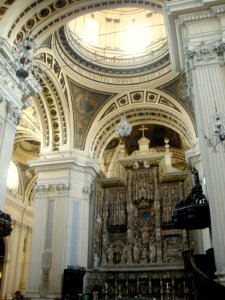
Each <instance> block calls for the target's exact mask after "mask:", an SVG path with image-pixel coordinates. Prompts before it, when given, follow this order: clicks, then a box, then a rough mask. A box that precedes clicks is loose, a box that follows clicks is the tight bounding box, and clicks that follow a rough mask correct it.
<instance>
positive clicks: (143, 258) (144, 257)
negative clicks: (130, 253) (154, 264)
mask: <svg viewBox="0 0 225 300" xmlns="http://www.w3.org/2000/svg"><path fill="white" fill-rule="evenodd" d="M147 262H148V251H147V249H146V248H143V249H142V251H141V263H147Z"/></svg>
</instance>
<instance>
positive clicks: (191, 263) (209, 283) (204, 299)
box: [183, 250, 225, 300]
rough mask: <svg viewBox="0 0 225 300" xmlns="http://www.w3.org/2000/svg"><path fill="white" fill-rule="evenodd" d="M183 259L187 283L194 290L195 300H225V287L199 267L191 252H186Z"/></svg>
mask: <svg viewBox="0 0 225 300" xmlns="http://www.w3.org/2000/svg"><path fill="white" fill-rule="evenodd" d="M183 257H184V261H185V268H186V276H187V281H188V282H189V287H190V288H191V289H192V294H193V300H212V299H215V300H224V299H225V286H223V285H222V284H220V283H218V282H217V281H216V280H215V279H213V278H210V277H209V276H208V275H206V274H205V273H204V272H203V271H202V270H201V269H200V268H199V266H197V264H196V258H195V256H194V255H193V252H192V251H191V250H187V251H184V253H183ZM206 260H207V256H206ZM206 263H207V262H206ZM209 263H211V262H209Z"/></svg>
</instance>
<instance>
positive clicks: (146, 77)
mask: <svg viewBox="0 0 225 300" xmlns="http://www.w3.org/2000/svg"><path fill="white" fill-rule="evenodd" d="M57 40H58V41H57V45H58V46H57V47H58V54H59V55H60V57H61V59H62V60H63V61H64V62H65V64H66V65H67V66H70V65H71V64H72V66H74V65H76V68H75V67H72V66H71V67H70V69H71V70H74V69H76V72H77V73H78V74H79V75H81V76H82V74H84V75H83V77H86V78H87V77H89V78H92V79H94V81H95V82H96V81H100V82H103V83H106V84H107V83H109V84H116V85H119V84H124V83H125V84H137V83H144V82H149V81H151V80H158V79H162V78H163V77H164V76H168V73H170V72H171V71H172V69H171V64H170V57H169V50H168V43H167V36H166V29H165V24H164V17H163V11H162V7H161V6H157V5H155V6H154V7H151V8H150V9H149V7H148V9H145V8H143V7H121V8H114V9H108V10H99V11H97V10H96V11H91V12H89V13H86V14H83V15H81V16H78V17H77V18H74V19H73V20H71V21H70V22H69V23H67V24H66V25H65V26H63V27H61V28H60V29H59V31H58V33H57ZM73 64H74V65H73ZM77 67H79V68H80V69H79V70H78V68H77ZM84 70H85V71H84ZM87 72H89V74H91V75H90V76H89V75H88V74H87ZM101 76H107V77H104V80H103V79H102V77H101Z"/></svg>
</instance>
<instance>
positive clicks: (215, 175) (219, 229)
mask: <svg viewBox="0 0 225 300" xmlns="http://www.w3.org/2000/svg"><path fill="white" fill-rule="evenodd" d="M192 76H193V93H194V96H195V114H196V121H197V126H198V131H199V143H200V149H201V157H202V163H203V166H204V170H205V177H206V187H207V195H208V200H209V205H210V214H211V227H212V242H213V247H214V253H215V260H216V266H217V275H218V276H225V256H224V250H225V201H224V200H225V194H224V186H225V153H224V150H223V148H222V146H221V145H220V144H219V145H218V146H217V151H218V152H216V153H214V151H213V149H212V148H210V147H208V145H207V142H206V139H205V136H204V135H207V136H211V134H212V132H213V130H214V124H215V120H213V118H212V116H213V115H215V106H216V107H217V109H218V111H219V112H223V113H225V101H224V99H225V88H224V87H225V78H224V77H223V76H222V70H221V66H220V64H219V62H215V63H214V62H212V63H211V64H206V65H202V64H199V65H198V64H195V68H194V69H192ZM211 129H212V131H211Z"/></svg>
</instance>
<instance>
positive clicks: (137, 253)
mask: <svg viewBox="0 0 225 300" xmlns="http://www.w3.org/2000/svg"><path fill="white" fill-rule="evenodd" d="M139 260H140V249H139V247H138V245H137V244H136V243H135V244H134V246H133V262H134V263H138V262H139Z"/></svg>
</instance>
